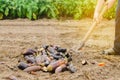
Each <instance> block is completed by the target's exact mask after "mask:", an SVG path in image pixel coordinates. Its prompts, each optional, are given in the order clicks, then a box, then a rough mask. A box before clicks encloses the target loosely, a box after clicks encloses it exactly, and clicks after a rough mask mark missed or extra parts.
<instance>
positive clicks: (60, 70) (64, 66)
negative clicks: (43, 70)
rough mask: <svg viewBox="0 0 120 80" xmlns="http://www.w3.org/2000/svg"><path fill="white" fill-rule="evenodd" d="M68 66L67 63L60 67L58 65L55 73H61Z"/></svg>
mask: <svg viewBox="0 0 120 80" xmlns="http://www.w3.org/2000/svg"><path fill="white" fill-rule="evenodd" d="M66 67H67V66H66V65H65V64H62V65H60V66H59V67H57V68H56V69H55V73H60V72H62V71H63V70H65V68H66Z"/></svg>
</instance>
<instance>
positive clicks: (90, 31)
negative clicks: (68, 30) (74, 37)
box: [78, 5, 108, 50]
mask: <svg viewBox="0 0 120 80" xmlns="http://www.w3.org/2000/svg"><path fill="white" fill-rule="evenodd" d="M107 8H108V7H107V5H105V7H104V8H103V10H102V12H101V13H100V15H99V19H100V18H101V17H102V16H103V14H104V13H105V12H106V10H107ZM95 26H97V22H96V21H94V22H93V24H92V26H91V27H90V29H89V31H88V32H87V33H86V35H85V37H84V38H83V40H82V42H81V43H80V46H79V48H78V50H81V49H82V47H84V45H85V42H86V41H87V39H88V38H89V36H90V34H91V33H92V31H93V30H94V28H95Z"/></svg>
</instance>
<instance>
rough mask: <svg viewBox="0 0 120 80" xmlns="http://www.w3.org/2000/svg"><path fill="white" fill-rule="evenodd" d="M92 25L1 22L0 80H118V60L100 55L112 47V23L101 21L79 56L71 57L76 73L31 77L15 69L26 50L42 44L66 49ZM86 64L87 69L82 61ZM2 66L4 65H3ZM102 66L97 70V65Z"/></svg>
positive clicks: (69, 21)
mask: <svg viewBox="0 0 120 80" xmlns="http://www.w3.org/2000/svg"><path fill="white" fill-rule="evenodd" d="M91 24H92V20H91V19H83V20H79V21H74V20H65V21H57V20H47V19H42V20H37V21H29V20H26V19H22V20H21V19H17V20H1V21H0V80H6V77H8V76H9V75H14V76H16V77H17V78H18V79H19V80H120V56H119V55H109V56H108V55H101V54H100V53H101V51H102V50H104V49H107V48H110V47H112V46H113V42H114V20H110V21H108V20H103V21H102V23H101V24H99V25H98V26H97V27H96V28H95V30H94V32H93V33H92V35H91V36H90V37H89V39H88V41H87V42H86V45H85V47H84V49H83V50H82V53H78V54H77V53H73V57H72V58H73V61H72V62H73V64H74V65H75V66H76V68H77V72H76V73H70V72H69V71H65V72H62V73H59V74H51V73H44V72H42V71H39V72H37V75H31V74H28V73H26V72H23V71H21V70H19V69H17V67H16V66H17V64H18V60H19V58H21V57H19V56H18V55H20V54H21V52H22V51H23V50H25V49H27V48H31V47H35V46H41V44H55V45H60V46H62V47H65V48H67V49H70V48H72V47H73V46H77V45H79V43H80V41H81V40H82V38H83V37H84V35H85V33H86V32H87V31H88V29H89V28H90V25H91ZM82 60H87V62H88V64H87V65H82V64H81V61H82ZM2 62H5V64H2ZM101 62H103V63H105V66H98V64H99V63H101Z"/></svg>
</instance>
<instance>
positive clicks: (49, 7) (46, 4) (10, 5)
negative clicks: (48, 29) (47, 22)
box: [0, 0, 115, 20]
mask: <svg viewBox="0 0 120 80" xmlns="http://www.w3.org/2000/svg"><path fill="white" fill-rule="evenodd" d="M95 5H96V0H0V19H3V18H10V19H13V18H29V19H31V20H36V19H39V18H43V17H47V18H60V17H65V18H68V17H71V18H73V19H81V18H84V17H92V16H93V13H94V9H95ZM104 17H105V18H108V19H112V18H114V17H115V6H114V7H113V8H112V9H110V10H109V11H108V12H107V13H106V14H105V16H104Z"/></svg>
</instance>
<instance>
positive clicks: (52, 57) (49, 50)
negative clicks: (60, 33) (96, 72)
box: [18, 45, 76, 73]
mask: <svg viewBox="0 0 120 80" xmlns="http://www.w3.org/2000/svg"><path fill="white" fill-rule="evenodd" d="M22 55H23V58H24V59H23V60H22V61H20V62H19V63H18V68H19V69H21V70H23V71H25V72H28V73H32V72H36V71H40V70H41V71H43V72H51V73H60V72H63V71H66V70H68V71H70V72H71V73H74V72H76V68H75V67H74V66H73V64H72V62H71V61H72V55H71V53H70V52H67V49H65V48H61V47H60V46H56V45H43V46H42V47H40V48H38V47H35V48H32V49H27V50H26V51H24V52H23V54H22Z"/></svg>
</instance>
